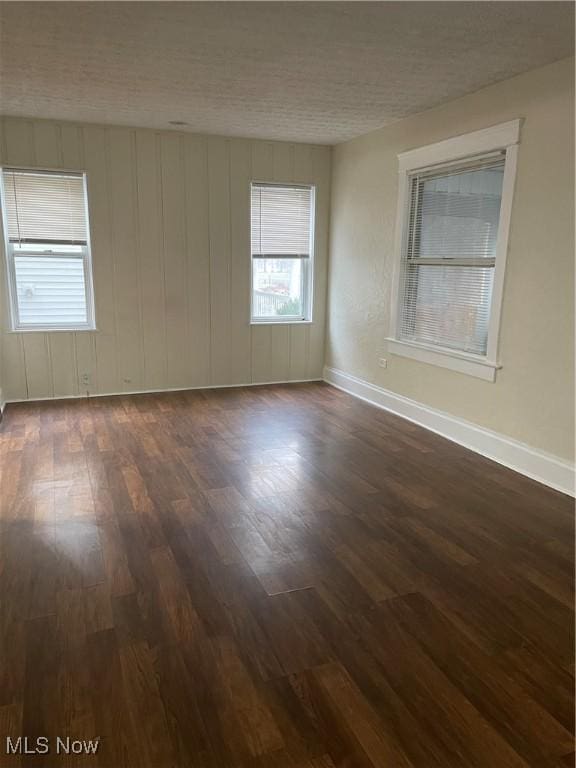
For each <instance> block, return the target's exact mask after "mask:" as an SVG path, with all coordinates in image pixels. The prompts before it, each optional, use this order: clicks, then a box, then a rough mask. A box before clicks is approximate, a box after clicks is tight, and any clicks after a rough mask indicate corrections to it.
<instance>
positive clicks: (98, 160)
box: [63, 126, 122, 394]
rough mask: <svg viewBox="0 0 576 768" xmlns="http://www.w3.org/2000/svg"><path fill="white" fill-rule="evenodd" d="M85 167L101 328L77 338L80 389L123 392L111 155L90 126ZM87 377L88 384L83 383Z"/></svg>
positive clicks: (71, 149) (72, 149) (67, 147)
mask: <svg viewBox="0 0 576 768" xmlns="http://www.w3.org/2000/svg"><path fill="white" fill-rule="evenodd" d="M64 136H65V134H63V144H64V158H66V156H67V154H68V153H69V154H70V157H72V155H73V153H76V152H78V151H81V150H80V146H79V145H77V143H76V140H75V137H74V136H72V135H71V136H70V137H69V139H71V141H70V144H68V142H67V141H66V140H65V139H64ZM82 137H83V148H84V159H83V165H84V167H85V169H86V174H87V188H88V206H89V213H90V244H91V249H92V274H93V282H94V304H95V314H96V327H97V328H98V332H97V333H96V334H94V338H91V336H92V334H89V333H77V334H76V335H75V349H76V356H77V363H78V386H79V390H80V392H82V393H85V392H89V393H90V394H92V393H93V392H118V391H120V390H121V389H122V387H121V384H120V378H119V372H118V352H117V334H116V325H117V323H116V314H117V306H118V302H117V297H116V286H115V283H114V249H113V244H112V226H111V214H110V210H111V206H112V201H111V198H110V194H109V186H110V185H109V178H108V155H107V151H106V131H105V129H104V128H97V127H93V126H87V127H86V128H84V130H83V133H82ZM84 375H87V376H88V384H85V383H84V381H83V377H84Z"/></svg>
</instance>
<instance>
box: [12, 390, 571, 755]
mask: <svg viewBox="0 0 576 768" xmlns="http://www.w3.org/2000/svg"><path fill="white" fill-rule="evenodd" d="M0 468H1V480H0V491H1V496H0V504H1V506H0V556H1V559H0V601H1V602H0V765H2V766H26V767H27V766H37V765H43V766H101V767H102V768H122V766H130V767H134V768H147V767H150V768H152V767H154V768H344V767H346V768H374V767H376V768H526V767H527V766H530V767H533V768H560V767H561V766H564V767H565V766H569V765H573V763H574V757H573V751H574V741H573V735H572V727H573V721H574V704H573V678H572V673H573V658H574V647H573V633H572V630H573V613H572V609H573V593H572V586H573V541H574V529H573V502H572V500H571V499H570V498H568V497H566V496H563V495H562V494H560V493H556V492H555V491H552V490H550V489H547V488H545V487H544V486H541V485H539V484H537V483H535V482H532V481H531V480H528V479H526V478H524V477H521V476H519V475H517V474H515V473H513V472H511V471H509V470H507V469H505V468H503V467H500V466H498V465H496V464H494V463H492V462H490V461H488V460H486V459H484V458H482V457H480V456H478V455H476V454H473V453H471V452H469V451H467V450H465V449H463V448H461V447H459V446H457V445H455V444H453V443H450V442H448V441H446V440H444V439H442V438H440V437H438V436H437V435H434V434H432V433H430V432H427V431H425V430H423V429H420V428H419V427H417V426H415V425H413V424H411V423H409V422H406V421H403V420H401V419H399V418H396V417H394V416H392V415H390V414H387V413H386V412H384V411H380V410H377V409H375V408H372V407H371V406H369V405H366V404H364V403H361V402H359V401H357V400H354V399H353V398H351V397H349V396H347V395H345V394H344V393H342V392H340V391H338V390H336V389H333V388H331V387H329V386H327V385H323V384H307V385H292V386H270V387H268V386H267V387H259V388H250V389H242V388H238V389H226V390H212V391H208V390H206V391H195V392H182V393H170V394H161V395H140V396H126V397H110V398H96V399H92V400H78V401H60V402H52V403H41V404H21V405H10V406H8V408H7V410H6V413H5V417H4V421H3V423H2V425H1V427H0ZM19 735H24V736H28V737H29V745H30V746H33V745H34V740H35V739H36V737H39V736H47V737H49V738H50V739H51V740H54V739H55V738H56V737H57V736H60V737H63V738H65V737H68V736H69V737H71V738H72V739H79V740H86V739H93V738H96V737H99V739H100V742H99V749H98V751H97V753H96V755H88V756H86V755H76V756H74V755H65V754H60V755H57V754H55V751H54V745H55V742H54V741H51V747H52V748H51V752H50V753H49V754H48V755H27V756H19V755H10V756H7V755H6V754H5V737H6V736H11V737H13V739H15V738H16V737H17V736H19Z"/></svg>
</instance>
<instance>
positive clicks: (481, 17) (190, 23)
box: [0, 2, 574, 144]
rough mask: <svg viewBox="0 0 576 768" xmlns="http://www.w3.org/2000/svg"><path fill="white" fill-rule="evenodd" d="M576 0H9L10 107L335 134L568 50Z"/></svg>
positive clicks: (299, 136) (0, 58) (319, 138)
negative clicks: (111, 0) (250, 0)
mask: <svg viewBox="0 0 576 768" xmlns="http://www.w3.org/2000/svg"><path fill="white" fill-rule="evenodd" d="M573 17H574V6H573V4H572V3H571V2H379V3H359V2H350V3H349V2H320V3H316V2H295V3H283V2H272V3H269V2H257V3H245V2H220V3H218V2H205V3H203V2H198V3H196V2H144V3H140V2H116V3H108V2H79V3H76V2H63V3H60V2H41V3H37V2H2V3H0V21H1V30H0V31H1V48H0V51H1V53H0V64H1V71H0V77H1V79H0V111H1V112H2V113H4V114H10V115H21V116H30V117H45V118H59V119H67V120H79V121H89V122H99V123H115V124H126V125H136V126H149V127H153V128H166V127H170V126H169V125H168V123H169V121H170V120H183V121H186V122H187V123H188V124H189V125H188V126H187V127H186V130H191V131H196V132H205V133H215V134H224V135H236V136H246V137H259V138H270V139H286V140H290V141H311V142H319V143H328V144H331V143H336V142H339V141H343V140H345V139H348V138H351V137H353V136H357V135H359V134H362V133H366V132H367V131H370V130H373V129H375V128H378V127H380V126H382V125H385V124H387V123H389V122H391V121H394V120H397V119H399V118H401V117H405V116H406V115H409V114H413V113H415V112H420V111H422V110H424V109H427V108H430V107H433V106H435V105H437V104H441V103H442V102H445V101H449V100H450V99H454V98H457V97H458V96H461V95H463V94H465V93H469V92H471V91H474V90H477V89H478V88H481V87H483V86H485V85H488V84H490V83H493V82H496V81H498V80H502V79H504V78H507V77H511V76H513V75H515V74H518V73H520V72H523V71H525V70H528V69H532V68H535V67H538V66H541V65H544V64H547V63H549V62H552V61H555V60H557V59H560V58H563V57H565V56H569V55H570V54H571V53H572V52H573V35H574V18H573Z"/></svg>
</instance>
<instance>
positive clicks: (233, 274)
mask: <svg viewBox="0 0 576 768" xmlns="http://www.w3.org/2000/svg"><path fill="white" fill-rule="evenodd" d="M251 165H252V158H251V152H250V142H248V141H241V140H237V141H232V142H231V143H230V200H231V206H232V209H231V214H230V238H231V260H232V263H231V269H230V279H231V292H230V305H231V317H232V318H233V320H232V324H231V328H230V336H231V348H230V356H231V359H230V367H231V371H230V383H231V384H247V383H248V382H249V381H250V380H251V366H250V355H251V335H250V178H251Z"/></svg>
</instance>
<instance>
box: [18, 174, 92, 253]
mask: <svg viewBox="0 0 576 768" xmlns="http://www.w3.org/2000/svg"><path fill="white" fill-rule="evenodd" d="M4 199H5V206H6V223H7V227H8V238H9V240H10V241H11V242H13V243H14V242H18V243H54V244H57V243H64V244H71V243H76V244H78V245H86V242H87V233H86V210H85V198H84V178H83V176H82V174H78V173H76V174H69V173H66V174H64V173H51V172H44V171H42V172H38V171H36V172H35V171H20V170H9V169H7V170H5V171H4Z"/></svg>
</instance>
